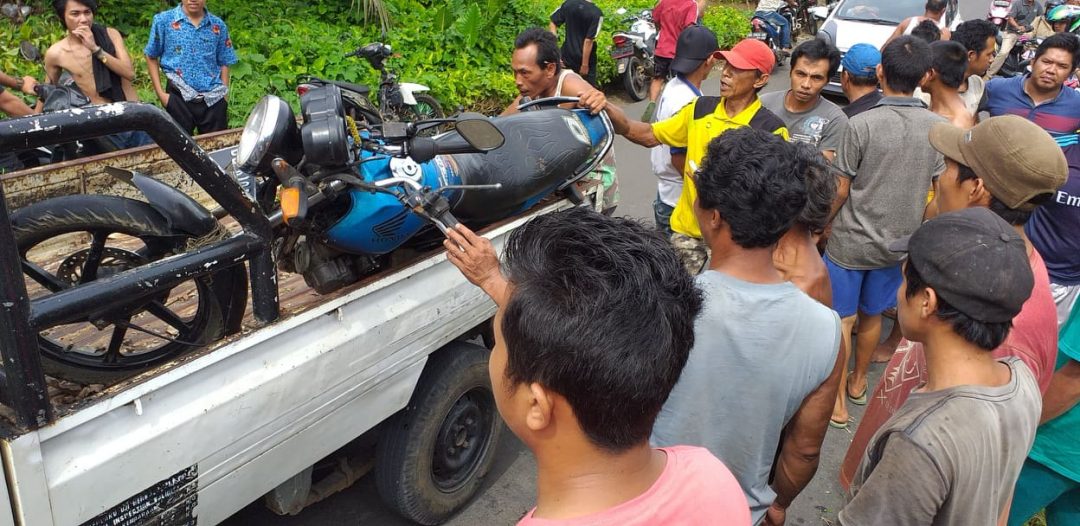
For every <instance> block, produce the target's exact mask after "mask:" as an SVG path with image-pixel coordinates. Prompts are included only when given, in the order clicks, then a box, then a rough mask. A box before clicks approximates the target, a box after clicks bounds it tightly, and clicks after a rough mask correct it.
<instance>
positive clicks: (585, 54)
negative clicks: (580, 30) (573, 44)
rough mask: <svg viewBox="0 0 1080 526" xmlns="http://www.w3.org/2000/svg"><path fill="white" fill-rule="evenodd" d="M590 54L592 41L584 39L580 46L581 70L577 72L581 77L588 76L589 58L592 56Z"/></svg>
mask: <svg viewBox="0 0 1080 526" xmlns="http://www.w3.org/2000/svg"><path fill="white" fill-rule="evenodd" d="M592 52H593V40H592V39H591V38H586V39H585V41H584V42H583V43H582V44H581V70H579V71H578V73H580V74H581V75H588V74H589V57H591V56H592Z"/></svg>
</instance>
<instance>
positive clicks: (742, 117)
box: [580, 39, 788, 275]
mask: <svg viewBox="0 0 1080 526" xmlns="http://www.w3.org/2000/svg"><path fill="white" fill-rule="evenodd" d="M714 49H715V48H714ZM713 51H714V50H709V52H710V53H711V52H713ZM719 55H720V57H721V58H722V59H723V63H724V65H723V74H722V75H721V76H720V96H719V97H708V96H702V97H698V98H697V100H695V101H694V102H693V103H692V104H688V105H687V106H686V107H685V108H683V109H682V110H681V111H679V112H678V113H676V114H675V115H674V116H672V117H671V118H668V119H665V120H663V121H660V122H656V123H653V124H649V123H647V122H641V121H635V120H631V119H629V118H627V116H626V114H625V113H624V112H623V111H622V109H620V108H619V107H618V106H616V105H615V104H612V103H611V102H608V103H607V105H606V107H605V109H606V110H607V111H608V116H610V117H611V122H612V124H614V126H615V132H616V133H618V134H619V135H623V136H625V137H626V138H627V139H629V140H630V141H631V142H634V143H637V144H640V145H642V146H645V147H648V148H652V147H654V146H658V145H660V144H666V145H668V146H671V147H673V148H685V149H686V165H685V166H684V168H683V174H684V176H683V189H682V194H680V196H679V201H678V203H677V204H676V205H675V210H674V212H672V214H671V230H672V232H673V233H672V236H671V243H672V245H673V246H674V247H675V250H676V251H677V252H678V253H679V257H680V258H681V259H682V262H683V264H684V265H686V268H687V270H689V271H690V273H691V274H695V275H696V274H698V273H700V272H701V271H702V269H704V268H705V262H706V261H707V260H708V258H709V248H708V245H706V243H705V241H704V240H703V239H702V237H701V229H700V228H699V227H698V223H697V218H696V217H695V216H694V200H695V199H696V198H697V189H696V188H695V187H694V180H693V174H694V171H695V170H697V168H698V166H701V159H702V158H703V157H705V151H706V148H707V147H708V145H709V141H711V140H712V139H714V138H716V137H718V136H720V134H722V133H724V132H726V131H728V130H731V129H735V128H742V127H746V126H749V127H751V128H754V129H758V130H763V131H767V132H769V133H775V134H777V135H780V136H782V137H783V138H784V139H787V138H788V131H787V128H785V127H784V121H782V120H780V118H779V117H777V116H776V115H775V114H773V113H772V112H770V111H769V110H767V109H765V108H764V107H763V106H762V105H761V101H760V100H758V96H757V94H758V92H759V91H761V88H764V87H765V84H767V83H768V82H769V74H770V73H771V72H772V70H773V67H774V66H775V65H776V59H775V57H774V56H773V52H772V50H771V49H769V47H768V46H766V45H765V44H764V43H762V42H760V41H758V40H752V39H745V40H743V41H742V42H739V43H738V44H736V45H735V47H733V48H731V50H730V51H720V52H719ZM697 58H698V59H699V60H700V59H702V57H697ZM603 96H604V94H603V93H601V92H600V91H598V90H592V91H589V92H586V93H584V94H582V95H581V103H580V104H581V106H582V107H588V106H589V104H590V103H591V102H593V101H596V100H600V99H599V98H598V97H603Z"/></svg>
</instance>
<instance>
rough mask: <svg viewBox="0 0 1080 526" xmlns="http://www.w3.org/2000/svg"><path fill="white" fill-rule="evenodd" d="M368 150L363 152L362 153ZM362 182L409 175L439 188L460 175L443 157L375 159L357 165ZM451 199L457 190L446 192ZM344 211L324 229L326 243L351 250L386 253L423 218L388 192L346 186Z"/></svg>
mask: <svg viewBox="0 0 1080 526" xmlns="http://www.w3.org/2000/svg"><path fill="white" fill-rule="evenodd" d="M370 156H371V153H369V152H364V157H370ZM360 167H361V168H360V176H361V179H363V180H364V181H365V182H368V183H375V182H376V181H378V180H380V179H384V178H386V177H387V176H388V175H390V174H393V175H394V176H397V177H409V178H411V179H413V180H415V181H417V182H418V183H420V184H421V185H424V186H429V187H431V188H439V187H443V186H446V185H457V184H461V178H460V176H459V175H458V174H457V172H456V171H455V170H454V167H453V166H452V165H451V163H450V162H449V161H448V160H447V159H446V158H445V157H436V158H435V159H432V160H431V161H429V162H426V163H424V164H417V163H415V162H413V161H412V160H411V159H389V158H386V159H377V160H372V161H368V162H366V163H364V164H362V165H360ZM447 198H448V199H450V200H451V202H452V201H453V200H454V199H456V198H457V192H448V193H447ZM348 199H349V201H350V204H349V209H348V212H347V213H346V214H345V216H344V217H342V218H341V219H340V220H339V221H338V222H337V224H335V225H334V226H333V227H331V228H330V229H329V230H327V231H326V239H327V244H328V245H330V246H331V247H334V248H336V249H338V250H342V251H344V252H349V253H353V254H371V255H379V254H386V253H388V252H390V251H392V250H394V249H395V248H397V247H399V246H401V244H402V243H404V242H405V241H408V240H409V238H411V237H412V236H413V235H414V234H416V233H417V232H419V231H420V229H421V228H423V227H424V225H425V224H426V222H425V221H424V220H423V219H421V218H420V216H418V215H416V214H414V213H413V212H412V210H410V209H408V208H406V207H405V206H404V205H402V204H401V202H400V201H398V200H397V198H395V197H394V196H392V195H389V194H386V193H381V192H368V191H365V190H359V189H355V188H354V189H351V190H349V195H348Z"/></svg>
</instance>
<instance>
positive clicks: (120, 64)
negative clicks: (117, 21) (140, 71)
mask: <svg viewBox="0 0 1080 526" xmlns="http://www.w3.org/2000/svg"><path fill="white" fill-rule="evenodd" d="M107 31H108V33H109V39H110V40H112V43H113V47H115V48H116V54H115V55H109V54H108V53H105V51H104V50H103V51H102V53H105V55H107V60H106V62H105V67H107V68H109V69H110V70H111V71H112V72H113V73H116V74H117V75H120V77H122V78H124V79H127V80H130V81H133V80H135V65H134V64H132V63H131V55H128V51H127V46H125V45H124V37H123V36H121V35H120V32H119V31H117V30H115V29H113V28H111V27H110V28H109V29H108V30H107ZM95 60H96V59H95Z"/></svg>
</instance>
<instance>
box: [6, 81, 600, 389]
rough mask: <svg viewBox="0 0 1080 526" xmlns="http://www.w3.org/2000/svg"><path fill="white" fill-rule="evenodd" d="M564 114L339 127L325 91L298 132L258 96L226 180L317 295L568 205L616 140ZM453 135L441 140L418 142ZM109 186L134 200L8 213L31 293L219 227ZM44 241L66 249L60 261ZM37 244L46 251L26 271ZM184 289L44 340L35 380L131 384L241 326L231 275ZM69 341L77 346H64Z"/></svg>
mask: <svg viewBox="0 0 1080 526" xmlns="http://www.w3.org/2000/svg"><path fill="white" fill-rule="evenodd" d="M576 101H577V99H575V98H565V97H559V98H549V99H539V100H535V101H532V102H529V103H527V104H523V105H522V106H520V109H523V110H524V109H529V108H539V107H550V109H544V110H543V111H523V112H521V113H518V114H514V115H509V116H505V117H496V118H492V119H489V118H486V117H484V116H482V115H479V114H463V115H461V116H459V117H457V118H455V119H434V120H428V121H419V122H415V123H405V122H397V121H395V122H384V123H382V125H381V126H363V125H361V124H360V123H357V122H356V121H354V120H353V119H351V118H348V116H347V114H346V112H345V108H344V104H343V95H342V90H341V88H339V87H338V86H336V85H335V84H326V85H323V86H313V87H312V88H311V89H309V90H308V91H307V92H305V93H304V95H303V96H301V98H300V110H301V116H302V120H301V121H300V123H299V124H298V122H297V118H296V115H295V114H294V113H293V110H292V108H291V107H290V106H289V105H288V103H286V102H285V101H284V100H283V99H281V98H279V97H276V96H273V95H267V96H265V97H263V99H262V100H261V101H260V102H259V103H258V104H257V105H256V106H255V108H254V109H253V110H252V111H251V113H250V115H249V116H248V120H247V123H246V124H245V126H244V130H243V133H242V136H241V139H240V144H239V146H238V147H237V151H236V155H235V160H234V162H233V165H234V167H235V170H234V174H233V177H234V178H235V179H236V181H237V182H238V183H240V186H241V188H242V189H243V191H244V192H245V193H246V194H247V196H248V198H249V199H250V200H251V202H252V203H254V204H253V205H252V206H253V211H254V213H256V214H264V215H265V216H266V217H267V219H268V221H269V224H270V226H271V227H272V228H273V239H274V241H273V246H274V253H275V257H274V260H275V261H277V262H278V265H279V266H280V268H281V269H282V270H284V271H286V272H293V273H299V274H302V275H303V276H304V280H305V282H306V283H307V284H308V285H309V286H310V287H312V288H313V289H314V290H315V291H316V292H318V293H322V294H327V293H330V292H333V291H335V290H338V289H340V288H342V287H345V286H347V285H349V284H352V283H354V282H356V281H358V280H360V279H361V278H363V277H366V276H369V275H371V274H373V273H375V272H376V271H378V270H380V269H384V268H387V267H388V266H390V265H391V264H392V260H393V258H394V254H395V253H397V254H399V257H400V252H396V251H397V250H398V249H401V248H406V249H420V248H422V247H431V246H432V243H434V244H438V243H440V242H441V239H442V238H443V237H442V236H441V235H440V234H439V231H443V232H445V231H446V230H447V229H449V228H453V227H454V226H455V225H456V224H457V223H458V221H459V220H460V221H463V222H465V223H468V224H470V225H472V226H474V227H479V226H483V225H485V224H489V223H491V222H494V221H498V220H500V219H503V218H506V217H510V216H512V215H515V214H517V213H519V212H522V211H525V210H527V209H528V208H530V207H532V206H533V205H535V204H537V203H538V202H540V201H541V200H542V199H544V198H545V197H548V196H551V195H552V194H555V193H562V194H565V195H567V196H568V197H569V198H571V199H572V200H575V201H578V202H580V200H581V199H582V197H583V196H582V195H581V193H580V191H579V190H578V189H577V187H576V185H575V183H576V182H577V181H578V180H580V179H581V178H582V177H584V176H585V175H586V174H588V173H590V172H592V171H593V170H594V169H595V168H596V166H597V165H599V164H600V162H601V160H602V159H603V157H604V156H605V154H606V153H607V152H608V151H609V150H610V149H611V145H612V142H613V137H614V132H613V130H612V125H611V121H610V120H609V119H608V118H607V115H606V113H603V112H602V113H600V114H599V115H591V114H589V113H588V112H587V111H585V110H567V109H562V108H558V107H555V106H557V105H558V104H565V103H570V102H576ZM21 119H34V117H33V116H31V117H22V118H21ZM450 124H452V125H454V126H455V128H456V129H455V130H454V131H451V132H447V133H443V134H440V135H437V136H434V137H427V136H423V135H422V132H423V131H424V130H425V129H429V128H432V127H436V126H445V125H450ZM29 126H33V124H30V125H29ZM537 137H544V140H535V139H536V138H537ZM110 173H111V174H112V175H114V176H117V177H119V178H120V179H122V180H123V181H125V182H127V183H129V184H131V185H133V186H134V187H136V188H137V189H138V190H139V191H140V192H141V193H142V194H143V195H144V196H145V198H146V201H145V202H144V201H141V200H134V199H127V198H122V197H116V196H107V195H72V196H64V197H59V198H54V199H48V200H45V201H41V202H38V203H35V204H33V205H30V206H27V207H25V208H22V209H19V210H17V211H15V212H14V213H13V214H12V215H11V217H12V228H13V231H14V233H15V240H16V244H17V246H18V249H19V253H20V255H21V256H22V257H23V261H24V265H23V272H24V274H25V275H26V277H27V282H28V288H30V289H31V290H40V289H44V290H45V292H46V293H48V292H52V293H55V292H59V291H63V290H64V289H66V288H69V287H71V286H73V285H75V284H82V283H87V282H91V281H95V280H99V279H107V278H108V277H110V276H114V275H116V274H118V273H120V272H123V271H124V270H127V269H130V268H134V267H139V266H143V265H148V264H151V263H155V262H158V261H159V260H162V259H165V258H167V257H169V256H171V255H174V254H180V253H184V252H188V251H191V250H192V247H198V246H200V243H202V242H204V241H203V240H207V239H210V238H213V237H214V236H216V235H219V234H218V232H219V231H220V225H219V223H218V220H217V218H216V217H215V216H214V215H213V214H212V213H211V212H209V211H207V210H206V209H205V208H203V207H202V206H201V205H199V204H198V203H197V202H195V201H194V200H193V199H191V198H190V197H188V196H187V195H185V194H184V193H182V192H180V191H179V190H177V189H176V188H173V187H171V186H168V185H165V184H163V183H161V182H158V181H156V180H154V179H152V178H150V177H147V176H144V175H140V174H137V173H131V172H123V171H118V170H111V171H110ZM429 226H433V227H434V228H428V227H429ZM224 235H225V236H228V235H229V234H227V233H225V234H224ZM56 240H62V241H63V242H64V243H63V244H61V246H63V247H68V248H65V249H64V250H63V251H61V253H60V254H59V255H58V254H56V249H54V248H52V246H53V245H57V244H58V242H57V241H56ZM80 240H81V243H78V242H79V241H80ZM87 245H89V246H87ZM39 246H48V247H50V248H48V249H47V250H44V252H46V254H44V255H42V258H43V259H42V260H38V261H35V260H34V258H33V257H32V255H33V254H35V253H36V251H35V248H36V247H39ZM57 260H59V263H57ZM215 263H216V262H215ZM184 283H185V284H186V285H183V286H181V285H177V284H175V283H174V284H170V285H167V286H163V287H162V288H161V289H155V293H154V295H152V296H148V297H147V296H146V295H144V296H143V297H141V298H135V299H132V300H131V301H130V302H121V304H119V305H117V304H113V305H109V306H104V307H102V309H101V310H100V311H97V312H89V313H86V314H85V317H84V318H82V319H81V320H79V321H78V322H77V323H73V324H71V325H74V327H73V328H72V327H71V325H66V326H65V328H64V329H63V331H65V332H63V333H61V334H60V335H55V334H54V333H51V332H50V333H47V332H44V331H43V332H42V333H40V334H39V341H40V342H41V344H40V345H41V351H42V359H43V364H44V366H45V368H46V370H47V371H48V372H49V374H52V375H54V376H60V377H64V378H79V379H81V380H84V381H85V380H86V379H87V378H98V379H102V378H107V377H110V376H112V377H113V378H115V377H116V376H120V377H123V376H130V375H131V374H134V373H136V372H138V371H140V370H143V369H146V368H149V367H153V366H156V365H158V364H161V363H163V362H166V361H169V360H172V359H175V358H176V357H177V356H179V355H181V354H184V353H186V352H189V351H191V350H192V349H195V348H197V347H199V346H201V345H205V344H207V343H209V342H212V341H214V340H215V339H217V338H220V337H221V336H222V334H223V333H224V332H225V331H226V327H229V325H228V323H227V322H226V320H229V319H235V318H234V317H233V316H232V315H233V314H235V311H236V309H240V312H241V314H242V312H243V309H244V305H245V300H246V294H247V284H246V283H247V282H246V280H245V279H244V272H243V266H242V265H240V266H239V267H238V266H236V265H228V264H225V265H222V267H219V270H215V271H214V272H212V273H210V274H208V275H206V276H202V277H197V278H193V279H191V280H188V281H185V282H184ZM30 285H33V286H32V287H31V286H30ZM154 286H155V285H154V284H147V287H154ZM35 287H36V289H35ZM158 290H159V291H160V293H158ZM31 294H33V292H31ZM238 294H239V297H238ZM84 329H85V330H84ZM134 331H138V332H140V333H142V334H143V335H148V336H150V338H146V337H145V336H144V337H143V338H142V339H143V340H144V341H143V342H142V344H140V346H139V348H137V349H127V348H126V347H125V343H124V342H125V334H128V333H129V332H134ZM72 334H76V335H84V337H81V339H78V340H76V343H70V340H69V339H64V338H63V337H70V335H72ZM146 340H149V341H146Z"/></svg>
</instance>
